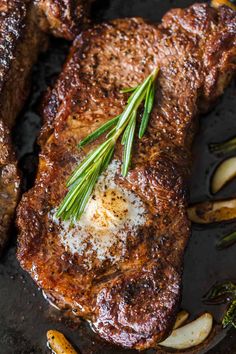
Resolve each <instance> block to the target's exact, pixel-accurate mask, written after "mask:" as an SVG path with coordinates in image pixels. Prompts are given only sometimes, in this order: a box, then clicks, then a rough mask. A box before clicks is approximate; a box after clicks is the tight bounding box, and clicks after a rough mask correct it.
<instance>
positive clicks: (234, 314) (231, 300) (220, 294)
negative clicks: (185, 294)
mask: <svg viewBox="0 0 236 354" xmlns="http://www.w3.org/2000/svg"><path fill="white" fill-rule="evenodd" d="M204 302H205V303H208V304H211V305H215V304H223V303H228V304H229V305H228V308H227V309H226V312H225V313H224V315H223V318H222V326H223V327H224V328H226V327H234V328H236V284H234V283H232V282H231V281H224V282H222V283H218V284H216V285H214V286H213V287H212V288H211V289H210V290H209V292H208V293H207V294H206V295H205V297H204Z"/></svg>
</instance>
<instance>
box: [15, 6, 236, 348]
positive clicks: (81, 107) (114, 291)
mask: <svg viewBox="0 0 236 354" xmlns="http://www.w3.org/2000/svg"><path fill="white" fill-rule="evenodd" d="M235 44H236V13H235V12H234V11H233V10H231V9H230V8H227V7H221V8H220V9H218V10H216V9H213V8H211V7H209V6H208V5H207V4H196V5H193V6H191V7H189V8H187V9H174V10H171V11H170V12H168V13H167V14H166V15H165V16H164V18H163V20H162V23H161V24H160V25H155V24H150V23H147V22H145V21H144V20H142V19H140V18H131V19H119V20H114V21H111V22H108V23H103V24H99V25H96V26H94V27H93V28H91V29H89V30H87V31H84V32H83V33H82V34H81V35H80V36H79V37H78V38H77V39H76V40H75V42H74V44H73V46H72V49H71V52H70V55H69V58H68V60H67V63H66V65H65V67H64V70H63V72H62V73H61V75H60V77H59V79H58V81H57V83H56V85H55V87H54V88H53V89H52V90H50V91H49V92H48V94H47V96H46V98H45V101H44V113H43V116H44V122H45V124H44V126H43V129H42V132H41V136H40V139H39V143H40V146H41V154H40V164H39V169H38V174H37V178H36V182H35V186H34V187H33V188H32V189H31V190H30V191H28V192H27V193H26V194H25V195H24V196H23V199H22V201H21V203H20V205H19V207H18V216H17V223H18V227H19V231H20V236H19V239H18V251H17V257H18V260H19V261H20V264H21V266H22V267H23V268H24V269H25V270H26V271H28V272H29V273H30V275H31V276H32V278H33V279H34V280H35V282H36V283H37V285H38V286H40V287H41V288H42V289H43V290H44V292H45V293H46V295H47V296H48V298H49V299H50V300H51V301H53V302H54V303H55V304H56V305H57V306H58V307H59V308H62V309H63V308H68V307H69V308H70V309H71V310H72V311H73V313H74V314H77V315H78V316H82V317H83V318H85V319H86V320H88V321H89V322H90V323H91V325H92V328H93V329H94V330H95V331H96V332H97V333H98V334H99V335H100V336H101V337H102V338H104V339H105V340H107V341H110V342H113V343H115V344H118V345H121V346H123V347H129V348H136V349H144V348H149V347H153V346H156V345H157V343H158V342H159V341H161V340H163V339H164V338H165V337H166V336H167V335H168V334H169V333H170V331H171V329H172V327H173V324H174V322H175V318H176V314H177V312H178V308H179V305H180V301H181V288H182V285H181V282H182V270H183V256H184V251H185V248H186V245H187V242H188V239H189V235H190V222H189V221H188V219H187V215H186V209H187V201H188V197H187V190H188V187H187V185H188V179H189V175H190V170H191V145H192V140H193V136H194V134H195V132H196V130H197V116H198V115H199V113H201V112H206V111H207V110H208V109H209V108H210V107H212V105H213V104H214V102H215V101H216V99H217V98H218V97H219V96H220V95H221V94H222V93H223V91H224V88H225V87H226V86H227V84H228V83H229V81H230V79H231V78H232V75H233V73H234V72H235V69H236V66H235V58H236V47H235ZM157 66H158V67H159V68H160V74H159V76H158V79H157V90H156V95H155V104H154V108H153V111H152V114H151V117H150V122H149V126H148V130H147V133H146V134H145V136H144V138H143V139H141V140H139V139H138V138H137V137H136V139H135V146H134V149H133V157H132V165H131V167H130V170H129V173H128V176H127V178H123V177H122V176H121V173H120V164H121V163H120V161H121V158H122V147H121V145H120V144H118V146H117V148H116V151H115V155H114V159H113V161H112V163H111V164H110V166H109V168H108V170H107V171H106V172H105V173H104V174H103V175H102V176H101V177H100V178H99V180H98V183H97V185H96V188H95V191H94V193H93V195H92V197H91V198H90V201H89V203H88V205H87V207H86V210H85V212H84V214H83V216H82V218H81V219H80V220H79V221H78V222H77V223H76V224H75V225H73V226H72V225H71V224H70V222H62V221H59V220H58V219H57V218H56V217H55V212H56V210H57V207H58V205H59V204H60V202H61V200H62V199H63V198H64V196H65V195H66V193H67V190H66V187H65V184H66V180H67V178H68V177H69V176H70V174H71V173H72V171H73V170H74V168H75V166H77V164H78V162H79V161H81V160H82V159H83V158H84V156H85V155H86V154H87V153H88V152H89V151H90V150H91V149H93V148H94V147H95V146H97V145H98V144H100V143H101V141H103V139H104V137H101V138H100V139H98V140H97V141H95V142H93V143H92V144H90V145H89V146H88V147H86V148H84V149H83V150H79V149H78V148H77V144H78V143H79V141H80V140H81V139H83V138H84V137H85V136H87V135H88V134H89V133H91V132H92V131H94V130H95V129H96V128H98V127H99V126H100V125H101V124H103V123H104V122H105V121H107V120H108V119H111V118H112V117H114V116H116V115H118V114H120V113H121V112H122V110H123V109H124V106H125V103H126V100H127V96H125V95H124V94H121V93H120V90H121V89H122V88H125V87H130V86H131V87H133V86H136V85H138V84H140V83H141V82H142V81H143V80H144V79H145V78H146V77H147V75H148V74H149V73H150V72H151V71H152V70H153V69H154V68H155V67H157Z"/></svg>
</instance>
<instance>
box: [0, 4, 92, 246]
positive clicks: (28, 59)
mask: <svg viewBox="0 0 236 354" xmlns="http://www.w3.org/2000/svg"><path fill="white" fill-rule="evenodd" d="M90 2H91V1H83V0H81V1H78V0H77V1H74V0H65V1H57V2H55V1H50V0H48V1H44V0H41V1H37V2H36V3H34V2H33V1H32V0H31V1H30V0H26V1H25V0H10V1H9V0H0V130H1V136H0V139H1V140H0V147H1V149H0V251H1V249H2V247H3V245H4V244H5V242H6V240H7V236H8V229H9V227H10V221H11V220H12V217H13V215H14V210H15V207H16V203H17V200H18V194H19V176H18V173H17V167H16V160H15V156H14V152H13V148H12V146H11V141H10V136H9V134H10V132H9V130H8V128H9V129H10V128H12V126H13V125H14V123H15V119H16V117H17V115H18V113H19V112H20V110H21V109H22V107H23V105H24V103H25V100H26V98H27V96H28V92H29V89H30V73H31V69H32V66H33V64H34V63H35V62H36V60H37V58H38V54H39V52H40V51H42V50H43V49H45V48H46V42H47V36H46V34H45V33H44V31H45V30H47V31H48V30H50V31H52V32H53V33H57V34H58V33H60V34H61V36H62V35H64V36H65V37H66V38H68V37H69V38H72V36H75V34H76V33H78V31H79V30H80V29H81V25H82V23H85V22H87V19H86V18H85V13H86V12H87V10H88V8H89V3H90ZM43 10H44V11H45V14H44V13H43ZM52 16H54V20H52ZM46 18H48V19H49V20H50V21H49V22H50V24H51V26H49V25H48V23H46V20H45V19H46ZM80 22H81V24H80V26H79V23H80ZM77 25H78V27H76V26H77ZM49 27H50V28H49ZM6 125H7V126H8V128H7V127H6Z"/></svg>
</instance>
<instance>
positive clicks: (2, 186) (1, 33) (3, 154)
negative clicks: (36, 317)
mask: <svg viewBox="0 0 236 354" xmlns="http://www.w3.org/2000/svg"><path fill="white" fill-rule="evenodd" d="M35 16H36V13H35V8H34V7H33V6H32V2H30V1H22V0H10V1H9V0H1V1H0V133H1V135H0V250H2V247H3V246H4V244H5V243H6V240H7V237H8V231H9V228H10V224H11V221H12V219H13V216H14V213H15V208H16V204H17V201H18V196H19V185H20V183H19V175H18V171H17V166H16V159H15V155H14V152H13V148H12V145H11V138H10V132H9V129H8V128H11V127H12V126H13V125H14V123H15V119H16V117H17V115H18V113H19V112H20V110H21V109H22V107H23V105H24V103H25V100H26V98H27V95H28V91H29V88H30V86H29V76H30V72H31V69H32V65H33V64H34V63H35V61H36V59H37V57H38V53H39V51H40V50H42V47H43V44H44V43H45V34H44V33H43V32H42V31H40V30H39V29H38V25H37V19H36V17H35ZM3 122H4V123H3ZM7 127H8V128H7Z"/></svg>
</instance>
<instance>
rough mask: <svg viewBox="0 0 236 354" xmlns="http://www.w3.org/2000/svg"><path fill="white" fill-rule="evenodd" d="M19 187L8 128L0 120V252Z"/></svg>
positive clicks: (4, 242)
mask: <svg viewBox="0 0 236 354" xmlns="http://www.w3.org/2000/svg"><path fill="white" fill-rule="evenodd" d="M19 186H20V178H19V175H18V171H17V166H16V160H15V155H14V152H13V149H12V147H11V142H10V134H9V131H8V128H7V127H6V126H5V125H4V123H3V122H2V121H1V120H0V252H1V251H2V249H3V248H4V246H5V244H6V241H7V235H8V231H9V229H10V226H11V222H12V219H13V216H14V213H15V208H16V205H17V202H18V199H19Z"/></svg>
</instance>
